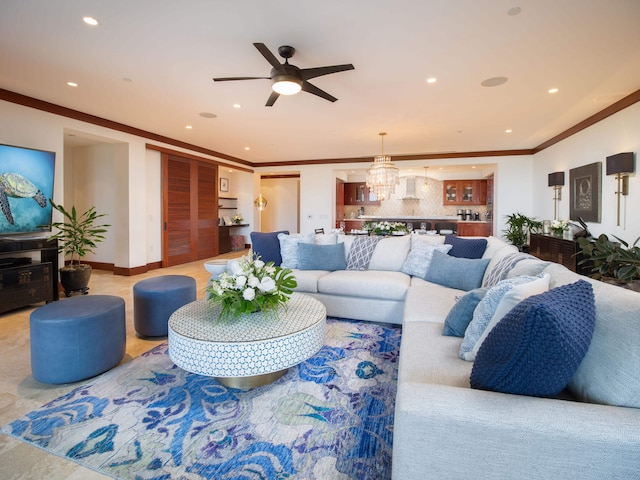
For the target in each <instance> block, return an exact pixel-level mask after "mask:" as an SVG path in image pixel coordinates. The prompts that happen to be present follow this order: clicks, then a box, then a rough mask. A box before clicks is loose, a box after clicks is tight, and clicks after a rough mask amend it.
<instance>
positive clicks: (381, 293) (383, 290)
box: [318, 270, 411, 302]
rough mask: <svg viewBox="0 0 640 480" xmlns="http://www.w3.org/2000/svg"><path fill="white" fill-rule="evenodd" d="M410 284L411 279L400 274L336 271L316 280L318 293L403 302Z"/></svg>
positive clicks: (355, 300)
mask: <svg viewBox="0 0 640 480" xmlns="http://www.w3.org/2000/svg"><path fill="white" fill-rule="evenodd" d="M410 283H411V277H409V275H405V274H404V273H401V272H388V271H377V272H372V271H359V270H336V271H335V272H331V273H330V274H329V275H325V276H322V277H320V278H319V279H318V293H323V294H327V295H339V296H349V297H361V298H379V299H385V300H404V298H405V296H406V294H407V290H408V289H409V285H410ZM354 302H357V299H355V298H354Z"/></svg>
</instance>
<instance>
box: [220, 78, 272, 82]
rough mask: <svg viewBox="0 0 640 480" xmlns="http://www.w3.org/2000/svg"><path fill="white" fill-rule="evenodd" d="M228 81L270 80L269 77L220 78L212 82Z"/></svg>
mask: <svg viewBox="0 0 640 480" xmlns="http://www.w3.org/2000/svg"><path fill="white" fill-rule="evenodd" d="M230 80H271V78H269V77H222V78H214V79H213V81H214V82H228V81H230Z"/></svg>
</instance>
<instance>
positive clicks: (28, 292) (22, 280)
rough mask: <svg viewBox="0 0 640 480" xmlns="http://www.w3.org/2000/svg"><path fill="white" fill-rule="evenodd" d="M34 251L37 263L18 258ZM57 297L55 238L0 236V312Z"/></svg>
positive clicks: (56, 244) (56, 247)
mask: <svg viewBox="0 0 640 480" xmlns="http://www.w3.org/2000/svg"><path fill="white" fill-rule="evenodd" d="M36 251H39V252H40V262H37V261H33V262H32V263H24V262H23V261H22V260H23V259H24V258H26V257H28V256H29V255H30V254H31V252H36ZM58 298H59V294H58V241H57V240H50V241H47V240H46V239H44V238H42V239H24V238H15V239H14V238H1V239H0V312H6V311H8V310H13V309H14V308H19V307H24V306H25V305H31V304H33V303H38V302H47V303H49V302H52V301H54V300H58Z"/></svg>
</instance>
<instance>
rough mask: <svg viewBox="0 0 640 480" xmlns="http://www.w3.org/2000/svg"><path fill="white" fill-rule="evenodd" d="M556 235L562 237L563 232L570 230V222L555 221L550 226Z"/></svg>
mask: <svg viewBox="0 0 640 480" xmlns="http://www.w3.org/2000/svg"><path fill="white" fill-rule="evenodd" d="M549 228H551V230H553V232H554V233H555V234H556V235H562V233H563V232H565V231H567V230H569V220H554V221H553V222H551V225H550V226H549Z"/></svg>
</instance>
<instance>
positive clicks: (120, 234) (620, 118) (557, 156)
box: [0, 101, 640, 268]
mask: <svg viewBox="0 0 640 480" xmlns="http://www.w3.org/2000/svg"><path fill="white" fill-rule="evenodd" d="M639 127H640V104H635V105H633V106H631V107H629V108H627V109H625V110H624V111H622V112H618V113H617V114H615V115H614V116H612V117H609V118H607V119H605V120H604V121H602V122H600V123H598V124H597V125H594V126H592V127H590V128H588V129H586V130H584V131H582V132H580V133H578V134H576V135H574V136H572V137H569V138H568V139H567V140H564V141H563V142H561V143H560V144H558V145H554V146H553V147H550V148H549V149H546V150H544V151H542V152H540V153H538V154H536V155H535V156H515V157H482V158H461V159H445V160H438V164H441V165H470V164H476V165H478V164H494V165H496V167H495V184H494V186H495V195H494V197H495V209H494V232H495V233H496V234H498V235H500V234H501V232H502V230H503V229H504V216H505V215H508V214H510V213H514V212H521V213H524V214H526V215H531V216H535V217H537V218H539V219H545V218H552V216H553V202H552V200H551V199H552V191H551V189H550V188H549V187H547V174H548V173H551V172H554V171H558V170H564V171H565V172H566V176H567V183H568V177H569V174H568V170H569V168H574V167H577V166H581V165H586V164H589V163H593V162H596V161H601V162H603V169H604V162H605V158H606V156H608V155H613V154H616V153H620V152H624V151H633V152H638V151H640V136H639V135H637V131H638V129H639ZM69 131H77V132H81V133H82V134H86V135H93V136H97V137H102V138H108V139H110V141H112V142H115V143H118V144H119V145H118V146H116V147H114V148H115V149H116V154H115V156H116V157H117V158H118V159H119V160H118V161H117V162H116V163H115V165H114V168H115V170H114V182H105V179H104V178H98V179H96V180H95V182H96V184H95V185H93V188H94V189H97V190H100V189H102V188H103V186H104V184H105V183H106V184H107V185H106V186H104V188H111V189H113V192H114V206H113V207H111V206H107V205H105V208H113V212H114V213H113V216H114V218H109V220H110V222H109V223H117V225H118V227H117V228H116V230H115V231H114V234H115V238H114V239H113V248H111V247H108V248H107V247H106V246H105V248H107V250H108V251H107V250H105V251H104V252H103V251H102V250H99V251H98V255H97V256H96V258H95V261H98V262H105V263H108V262H109V258H110V257H109V256H110V255H113V258H114V262H115V265H116V267H122V268H133V267H137V266H143V265H146V264H147V263H149V262H151V261H157V260H159V259H160V254H161V243H160V238H161V228H162V225H161V218H160V199H159V198H158V197H159V195H160V194H159V188H160V187H159V178H160V173H159V172H160V155H159V154H157V153H153V152H149V151H148V150H147V149H146V142H147V140H146V139H144V138H140V137H136V136H133V135H128V134H125V133H122V132H118V131H114V130H109V129H107V128H103V127H98V126H95V125H91V124H87V123H84V122H80V121H77V120H72V119H68V118H65V117H61V116H58V115H53V114H49V113H46V112H41V111H39V110H34V109H31V108H27V107H22V106H20V105H16V104H12V103H9V102H5V101H0V143H6V144H10V145H19V146H25V147H31V148H38V149H42V150H49V151H55V152H56V185H55V188H54V200H55V201H56V202H58V203H63V202H65V198H64V197H65V194H64V190H69V188H71V187H69V186H65V187H64V188H61V186H63V182H64V181H69V182H70V183H74V184H75V182H76V179H73V181H71V180H70V179H71V178H72V177H71V176H70V177H69V178H66V177H67V175H66V174H65V171H64V158H65V151H64V135H65V132H69ZM160 146H166V147H167V148H172V149H174V150H182V151H185V152H188V151H187V150H184V149H179V148H176V147H172V146H171V145H160ZM190 153H193V152H190ZM197 155H199V156H202V155H201V154H197ZM426 163H427V162H425V161H419V160H416V161H410V162H401V166H402V167H414V166H415V167H423V166H425V164H426ZM430 164H432V163H431V162H430ZM363 167H365V168H366V165H365V164H362V163H358V164H339V165H337V164H336V165H302V166H300V167H297V168H298V170H299V173H300V187H299V188H300V207H299V208H300V212H299V216H300V227H299V230H300V232H302V233H308V232H312V231H313V230H314V229H315V228H319V227H323V228H325V230H326V229H331V228H333V225H334V224H335V223H334V222H335V179H336V177H337V176H338V173H337V171H338V170H341V171H344V170H347V169H350V168H355V169H362V168H363ZM288 168H289V169H290V168H291V167H288ZM255 170H256V172H255V173H254V174H250V173H244V172H238V173H237V174H236V175H235V177H231V176H230V177H229V178H230V180H231V188H232V189H234V190H233V194H234V196H237V197H238V198H239V202H238V205H239V211H241V212H242V213H243V215H244V216H245V217H246V218H247V219H248V220H250V221H252V222H251V223H252V226H251V227H248V228H246V229H243V230H245V232H246V233H245V235H248V233H249V231H251V230H253V229H255V230H262V231H266V230H265V229H264V227H262V228H261V227H260V218H259V215H258V212H257V210H256V209H255V208H254V207H253V199H254V198H255V197H257V196H258V194H259V193H260V173H266V172H273V173H278V172H282V173H284V172H287V167H268V170H267V168H266V167H265V168H263V169H260V168H256V169H255ZM289 171H290V170H289ZM603 173H604V172H603ZM74 188H75V187H74ZM614 190H615V185H614V178H613V177H607V176H604V175H603V187H602V191H603V195H602V197H603V201H602V223H601V224H591V225H590V229H591V230H592V232H593V233H594V234H598V233H610V234H615V235H618V236H620V237H621V238H624V239H626V240H627V241H631V242H632V241H633V240H635V238H636V237H638V236H640V219H638V218H637V214H636V215H634V210H633V207H634V206H635V205H637V204H638V200H639V198H640V180H638V176H637V174H636V175H633V176H632V177H631V179H630V195H629V196H628V197H627V198H626V206H627V208H626V210H625V211H624V213H625V215H624V218H625V219H626V223H625V225H624V226H621V227H616V225H615V212H616V209H615V195H614V194H613V192H614ZM230 193H232V192H230ZM568 193H569V192H568V187H565V188H564V191H563V201H562V202H561V204H560V217H562V218H567V217H568V215H569V203H568V199H569V195H568ZM270 206H273V204H272V203H270ZM121 225H122V227H121ZM290 230H292V231H293V230H294V229H290ZM141 239H144V240H142V241H141Z"/></svg>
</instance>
